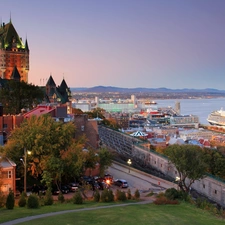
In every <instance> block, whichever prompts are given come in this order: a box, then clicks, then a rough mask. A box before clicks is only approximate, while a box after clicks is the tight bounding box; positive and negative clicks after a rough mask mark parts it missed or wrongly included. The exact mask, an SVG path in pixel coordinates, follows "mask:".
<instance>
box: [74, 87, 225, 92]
mask: <svg viewBox="0 0 225 225" xmlns="http://www.w3.org/2000/svg"><path fill="white" fill-rule="evenodd" d="M70 90H71V91H72V92H89V93H90V92H92V93H93V92H96V93H109V92H119V93H140V92H142V93H148V92H152V93H153V92H154V93H157V92H158V93H159V92H160V93H162V92H165V93H166V92H167V93H182V92H183V93H184V92H185V93H196V92H198V93H225V90H218V89H213V88H206V89H188V88H183V89H168V88H164V87H161V88H141V87H138V88H120V87H112V86H95V87H91V88H70Z"/></svg>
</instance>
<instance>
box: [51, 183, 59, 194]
mask: <svg viewBox="0 0 225 225" xmlns="http://www.w3.org/2000/svg"><path fill="white" fill-rule="evenodd" d="M59 193H60V190H59V189H58V187H57V185H53V186H52V194H53V195H58V194H59Z"/></svg>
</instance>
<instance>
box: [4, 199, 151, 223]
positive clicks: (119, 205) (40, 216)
mask: <svg viewBox="0 0 225 225" xmlns="http://www.w3.org/2000/svg"><path fill="white" fill-rule="evenodd" d="M152 202H153V200H152V199H151V198H149V199H147V200H146V199H145V200H144V201H140V202H135V203H124V204H118V205H107V206H98V207H94V208H82V209H71V210H65V211H59V212H52V213H46V214H41V215H36V216H29V217H23V218H20V219H16V220H12V221H8V222H5V223H1V225H14V224H19V223H23V222H27V221H31V220H35V219H39V218H44V217H49V216H56V215H61V214H66V213H72V212H81V211H91V210H97V209H106V208H113V207H121V206H128V205H137V204H148V203H152Z"/></svg>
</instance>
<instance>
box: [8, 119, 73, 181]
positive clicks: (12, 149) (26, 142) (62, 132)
mask: <svg viewBox="0 0 225 225" xmlns="http://www.w3.org/2000/svg"><path fill="white" fill-rule="evenodd" d="M74 132H75V126H74V124H73V123H63V122H56V121H54V119H53V118H51V117H50V116H48V115H43V116H40V117H36V116H33V117H31V118H29V119H26V120H24V121H23V123H22V124H21V126H20V127H18V128H16V129H14V130H13V131H12V133H11V136H10V138H9V141H8V143H7V145H6V146H5V153H6V156H7V157H9V158H10V159H12V160H13V161H14V162H15V163H16V164H18V165H20V164H21V163H20V162H19V160H20V158H21V157H22V156H23V155H24V149H26V150H29V151H31V155H29V157H27V162H28V165H29V166H28V170H29V171H30V172H31V173H32V176H34V177H36V178H37V177H39V176H40V175H42V174H43V171H47V173H46V174H45V178H46V180H47V181H48V182H49V179H50V178H51V179H52V180H57V181H60V179H61V176H62V174H63V172H64V170H63V169H64V166H63V161H62V160H61V151H63V150H64V151H66V150H68V149H69V147H70V146H71V144H72V143H73V137H74ZM49 176H50V177H49Z"/></svg>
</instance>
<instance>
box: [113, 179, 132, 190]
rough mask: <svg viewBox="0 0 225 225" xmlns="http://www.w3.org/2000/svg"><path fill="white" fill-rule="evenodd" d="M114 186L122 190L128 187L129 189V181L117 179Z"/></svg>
mask: <svg viewBox="0 0 225 225" xmlns="http://www.w3.org/2000/svg"><path fill="white" fill-rule="evenodd" d="M114 185H116V186H118V187H120V188H127V187H129V185H128V183H127V181H126V180H124V179H117V180H115V182H114Z"/></svg>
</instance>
